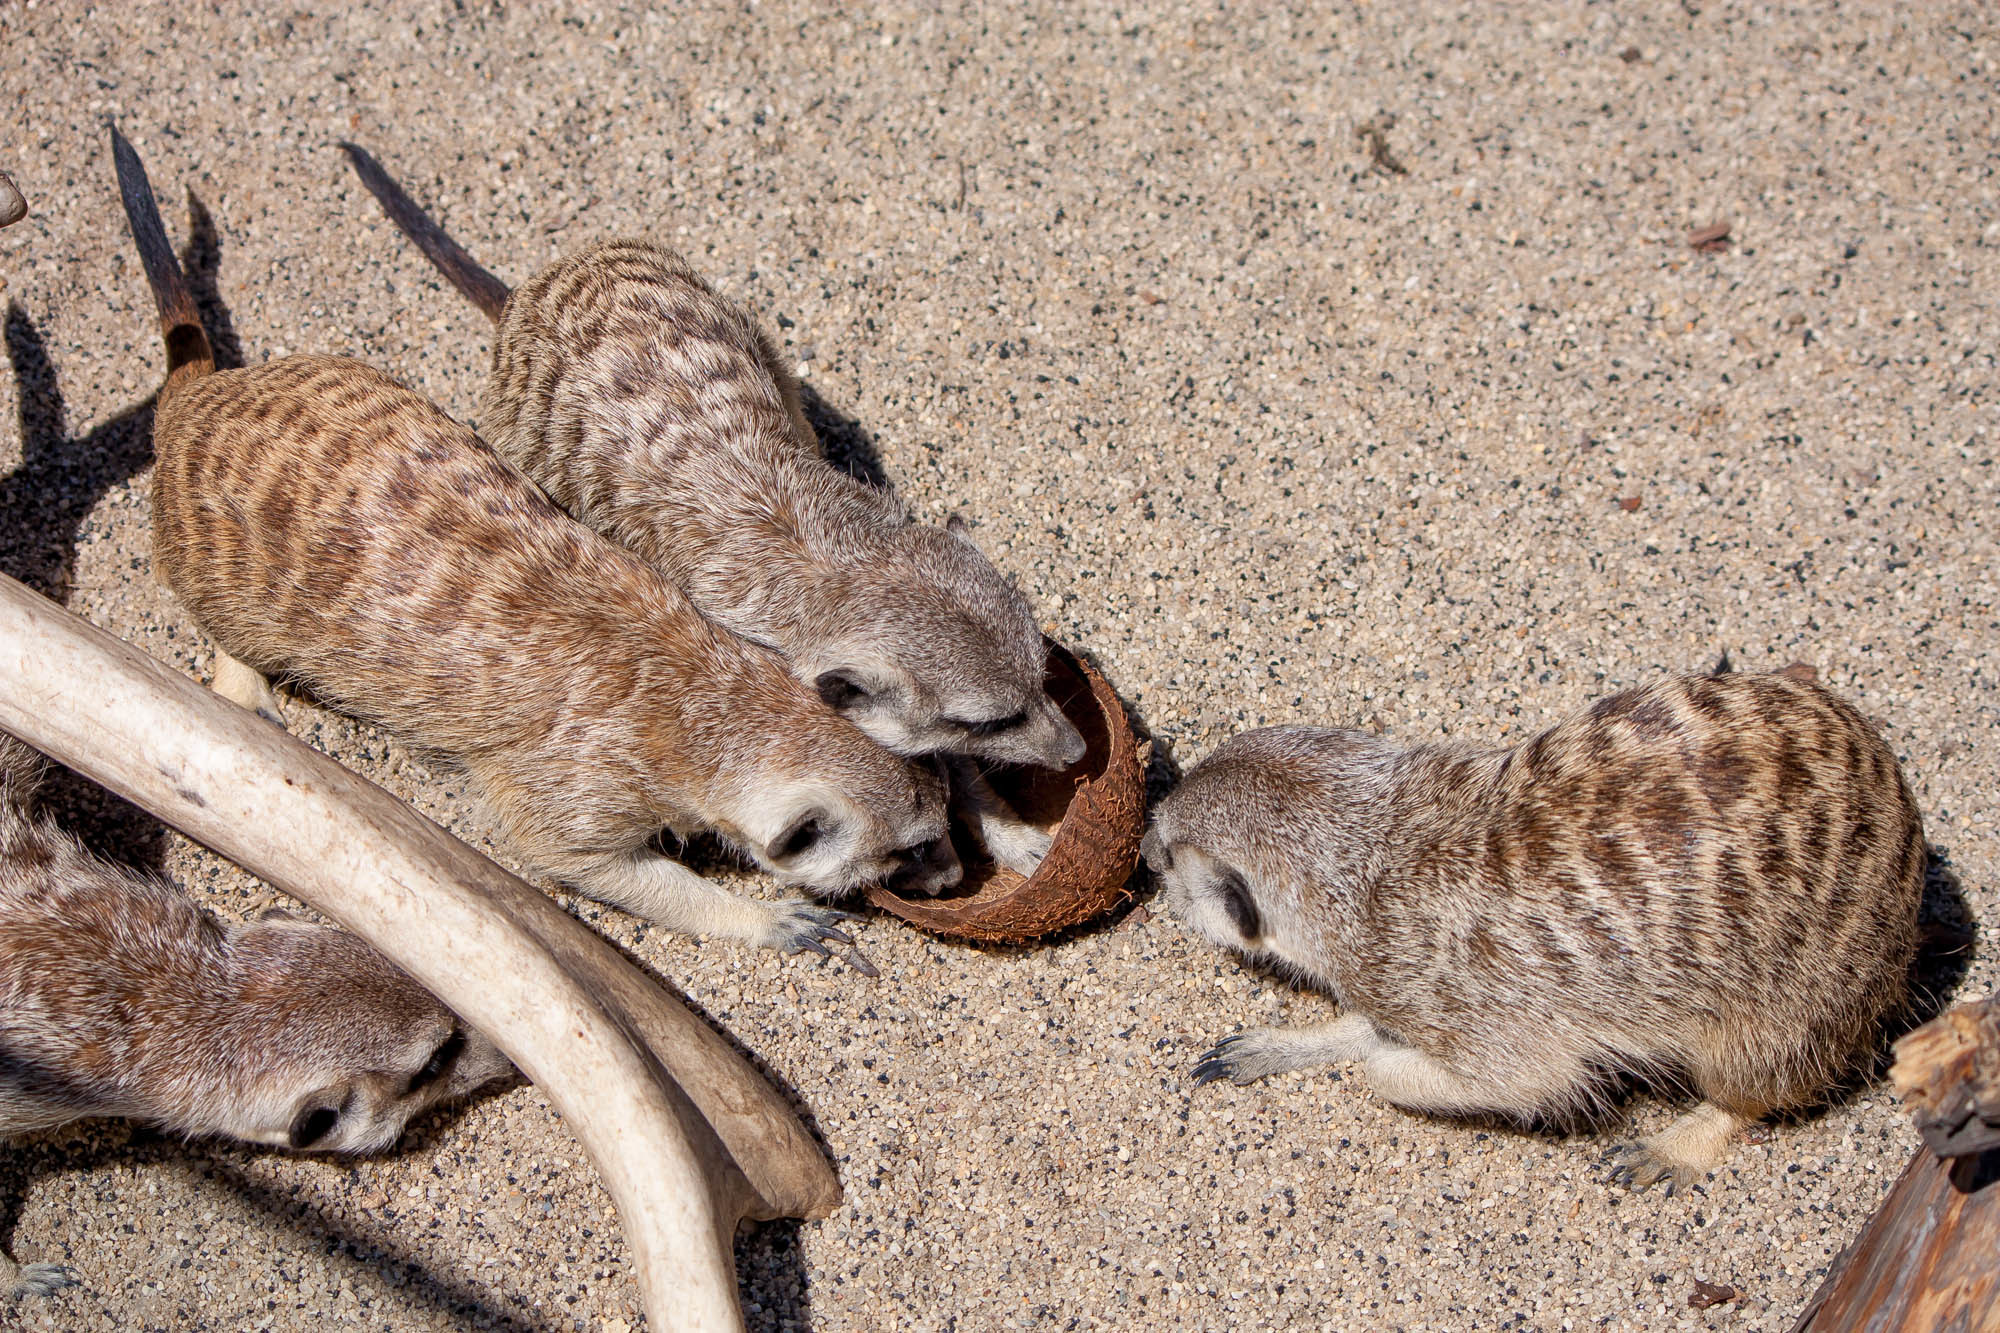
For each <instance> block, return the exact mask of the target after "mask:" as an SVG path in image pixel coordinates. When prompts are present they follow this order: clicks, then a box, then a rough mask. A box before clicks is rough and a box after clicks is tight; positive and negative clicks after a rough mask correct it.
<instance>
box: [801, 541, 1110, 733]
mask: <svg viewBox="0 0 2000 1333" xmlns="http://www.w3.org/2000/svg"><path fill="white" fill-rule="evenodd" d="M878 573H879V575H880V577H878V578H874V579H871V580H869V581H868V582H869V583H870V584H871V585H872V586H870V587H868V588H866V589H865V590H864V589H862V588H859V587H857V588H856V589H855V590H854V591H855V592H856V594H857V596H858V597H860V596H861V595H862V594H864V592H865V602H866V605H864V606H860V607H858V608H857V610H856V612H855V614H853V615H852V616H850V617H849V620H850V622H851V623H850V624H849V625H848V627H847V628H846V631H845V632H844V633H840V634H837V635H835V636H834V637H833V638H832V639H831V641H830V642H829V643H828V644H827V645H826V646H825V647H823V648H821V649H820V650H818V651H816V652H813V653H810V654H808V655H807V659H808V660H805V661H802V662H801V663H800V664H799V665H800V668H801V675H802V676H803V677H804V678H805V679H806V680H807V681H808V682H809V683H810V684H811V685H812V687H813V688H814V689H815V690H817V691H818V693H819V696H820V698H821V699H824V700H825V701H826V702H827V704H828V705H829V706H831V707H832V708H833V709H834V710H835V711H836V712H838V713H840V714H841V715H842V716H843V717H846V718H847V719H848V720H849V721H850V722H852V723H854V725H855V726H857V727H859V728H861V730H862V731H864V732H866V733H867V734H868V736H869V737H870V738H871V739H873V740H874V741H875V742H876V743H877V744H879V745H881V746H883V747H884V748H886V749H889V750H892V751H894V752H895V753H897V754H903V755H924V754H962V755H973V756H976V757H978V758H981V759H991V760H995V761H997V762H1000V763H1009V764H1037V765H1041V766H1043V767H1047V768H1067V767H1069V766H1070V765H1071V764H1074V763H1075V762H1077V761H1078V760H1079V759H1081V758H1083V752H1084V741H1083V737H1082V735H1081V734H1079V733H1078V731H1077V729H1076V727H1075V726H1074V725H1073V724H1071V722H1070V720H1069V719H1068V718H1066V717H1064V716H1063V713H1062V710H1061V709H1060V708H1058V707H1056V705H1055V701H1054V700H1052V699H1050V698H1049V695H1048V691H1047V690H1046V689H1045V688H1044V686H1043V678H1044V675H1045V672H1046V670H1047V663H1048V648H1047V645H1046V644H1044V643H1043V641H1042V636H1041V632H1040V631H1039V630H1038V629H1036V628H1035V620H1034V616H1033V615H1032V614H1031V613H1030V612H1029V610H1028V604H1027V601H1026V600H1025V599H1024V598H1023V597H1022V596H1021V594H1020V593H1019V592H1018V591H1016V590H1015V588H1014V587H1013V585H1012V584H1010V583H1008V582H1007V580H1006V579H1005V578H1004V577H1003V576H1002V575H1001V573H1000V571H999V570H997V569H995V568H994V567H993V566H992V564H991V563H990V562H989V561H988V560H987V559H986V557H985V556H984V555H982V554H980V552H979V549H978V548H977V547H976V546H974V545H973V544H972V542H971V540H970V539H969V538H967V537H965V536H964V535H963V533H962V531H961V530H960V529H959V528H957V527H953V528H952V529H951V530H950V531H948V532H938V531H936V530H935V529H931V528H909V529H906V530H905V533H904V538H903V543H902V546H901V548H900V549H899V550H898V552H897V559H896V563H895V567H894V568H890V569H884V570H881V571H878Z"/></svg>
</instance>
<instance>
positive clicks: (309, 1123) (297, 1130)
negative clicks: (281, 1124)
mask: <svg viewBox="0 0 2000 1333" xmlns="http://www.w3.org/2000/svg"><path fill="white" fill-rule="evenodd" d="M339 1123H340V1108H339V1107H337V1106H314V1107H310V1108H308V1109H307V1110H304V1111H301V1112H299V1114H298V1117H297V1118H296V1119H294V1120H293V1121H292V1130H291V1134H290V1135H289V1137H288V1141H289V1142H290V1143H291V1145H292V1147H294V1148H310V1147H312V1146H313V1144H315V1143H318V1142H319V1141H320V1140H321V1139H323V1138H325V1137H326V1136H327V1135H329V1134H331V1133H333V1127H334V1126H335V1125H337V1124H339Z"/></svg>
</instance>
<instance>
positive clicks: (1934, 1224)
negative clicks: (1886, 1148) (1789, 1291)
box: [1792, 997, 2000, 1333]
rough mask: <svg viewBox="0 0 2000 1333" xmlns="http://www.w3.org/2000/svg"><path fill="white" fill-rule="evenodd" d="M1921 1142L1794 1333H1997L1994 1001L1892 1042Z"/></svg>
mask: <svg viewBox="0 0 2000 1333" xmlns="http://www.w3.org/2000/svg"><path fill="white" fill-rule="evenodd" d="M1890 1078H1891V1080H1892V1081H1893V1082H1894V1083H1895V1085H1896V1088H1897V1090H1898V1091H1899V1092H1900V1093H1901V1094H1902V1095H1903V1097H1904V1099H1905V1100H1906V1101H1907V1102H1908V1103H1909V1106H1910V1111H1911V1114H1912V1115H1913V1116H1914V1117H1915V1118H1916V1122H1917V1125H1918V1127H1919V1129H1920V1130H1921V1131H1922V1133H1923V1135H1924V1146H1923V1147H1921V1148H1919V1149H1917V1153H1916V1156H1915V1157H1913V1158H1912V1159H1911V1160H1910V1164H1909V1166H1908V1167H1906V1168H1905V1169H1904V1171H1903V1174H1902V1176H1901V1177H1900V1178H1899V1179H1898V1180H1897V1181H1896V1183H1895V1184H1894V1185H1893V1186H1891V1187H1890V1190H1889V1195H1888V1197H1887V1198H1886V1199H1884V1200H1883V1201H1882V1206H1881V1207H1880V1208H1878V1209H1876V1210H1875V1215H1874V1216H1873V1217H1871V1218H1869V1219H1868V1223H1867V1225H1866V1226H1864V1227H1863V1228H1862V1229H1861V1234H1860V1235H1859V1236H1857V1237H1856V1238H1855V1240H1854V1243H1853V1244H1852V1245H1849V1246H1848V1247H1847V1248H1846V1249H1845V1250H1843V1251H1841V1253H1840V1256H1839V1257H1838V1258H1837V1259H1835V1260H1834V1261H1833V1267H1832V1269H1831V1270H1830V1271H1829V1272H1828V1273H1827V1278H1826V1281H1825V1282H1824V1283H1823V1284H1822V1285H1821V1286H1820V1289H1819V1291H1818V1292H1816V1293H1815V1294H1814V1296H1813V1298H1812V1300H1811V1301H1810V1302H1809V1303H1808V1304H1807V1305H1806V1308H1805V1311H1804V1313H1802V1314H1801V1315H1800V1316H1799V1321H1798V1323H1797V1324H1795V1325H1794V1326H1793V1330H1792V1333H1835V1330H1839V1333H1848V1331H1849V1330H1855V1329H1866V1330H1869V1333H1934V1331H1937V1333H1942V1331H1945V1330H1949V1331H1950V1333H2000V997H1989V998H1988V999H1986V1000H1985V1001H1983V1002H1981V1003H1979V1004H1970V1005H1961V1006H1960V1007H1959V1008H1957V1009H1954V1010H1952V1011H1951V1012H1949V1013H1946V1014H1943V1015H1941V1016H1940V1017H1938V1018H1936V1019H1934V1020H1933V1021H1931V1022H1930V1023H1927V1024H1925V1025H1924V1026H1923V1027H1921V1028H1918V1029H1917V1030H1916V1031H1915V1032H1912V1033H1910V1034H1909V1035H1908V1036H1906V1037H1904V1038H1903V1039H1902V1040H1901V1041H1899V1042H1897V1043H1896V1064H1895V1067H1894V1068H1893V1069H1892V1070H1891V1071H1890Z"/></svg>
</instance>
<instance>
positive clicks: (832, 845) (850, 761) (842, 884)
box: [723, 719, 962, 897]
mask: <svg viewBox="0 0 2000 1333" xmlns="http://www.w3.org/2000/svg"><path fill="white" fill-rule="evenodd" d="M828 720H829V722H831V723H832V724H833V727H837V728H838V731H834V730H833V729H832V728H820V729H817V730H816V734H815V735H813V736H812V737H810V738H805V744H806V745H807V746H809V747H810V748H809V750H805V751H799V752H793V753H790V754H788V755H786V756H782V757H779V758H777V759H776V761H775V762H766V763H764V764H746V765H744V766H743V767H742V770H741V771H742V772H744V773H745V774H746V775H754V774H757V773H759V772H760V771H761V773H762V780H761V781H759V780H754V778H753V779H752V780H740V781H738V782H736V783H735V784H733V785H734V786H735V788H736V791H735V793H734V797H733V799H732V800H731V801H730V804H732V805H734V806H735V807H736V809H735V810H734V811H733V812H732V816H731V817H730V818H729V819H728V820H727V822H726V823H725V824H723V827H724V828H725V831H726V832H727V834H728V836H729V837H730V839H731V840H732V841H733V842H735V843H736V844H737V845H738V846H739V847H741V848H743V850H745V851H746V852H748V853H749V854H750V856H751V857H752V859H754V860H755V861H756V862H757V864H758V865H760V866H762V867H763V868H764V869H765V870H767V871H769V872H770V873H771V874H772V875H774V876H775V877H777V878H778V879H779V880H780V881H782V882H783V883H786V884H791V885H795V886H798V887H800V888H805V889H810V890H812V891H813V892H816V893H819V894H823V895H825V896H829V897H831V896H834V895H837V894H841V893H844V892H846V891H848V890H849V889H856V888H860V887H861V886H863V885H866V884H887V885H889V886H890V887H891V888H894V889H896V890H897V891H898V892H908V893H931V894H935V893H942V892H943V891H944V890H946V889H948V888H950V887H952V886H953V885H955V884H957V883H958V881H959V878H960V876H961V874H962V869H961V867H960V865H959V861H958V853H957V852H956V851H955V850H954V849H953V848H952V844H951V830H950V827H949V825H948V823H947V821H946V813H945V797H946V791H945V780H944V775H943V773H942V772H941V771H940V770H939V768H938V765H937V764H936V763H935V761H932V760H921V759H920V760H911V759H903V758H899V757H897V756H895V755H892V754H890V753H889V752H888V751H886V750H884V749H883V748H882V747H881V746H879V745H877V744H876V743H875V742H874V741H871V740H869V739H868V738H867V737H866V736H864V735H862V734H861V733H860V732H859V731H857V730H855V729H854V728H853V727H851V726H848V725H847V724H846V723H844V722H840V721H839V720H837V719H828Z"/></svg>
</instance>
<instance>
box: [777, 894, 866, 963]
mask: <svg viewBox="0 0 2000 1333" xmlns="http://www.w3.org/2000/svg"><path fill="white" fill-rule="evenodd" d="M772 918H773V919H772V921H771V925H770V928H769V929H768V930H767V931H766V932H765V934H764V938H763V940H762V941H761V942H762V943H763V944H765V945H768V946H769V947H771V948H773V949H778V950H780V951H782V952H784V953H799V952H801V951H805V952H811V953H816V954H818V955H819V956H820V957H822V958H831V957H833V951H832V950H831V949H829V948H827V945H829V944H838V945H841V946H843V947H844V948H846V949H848V950H850V951H851V950H853V948H854V937H853V936H852V935H849V934H848V933H847V932H846V931H844V930H842V929H841V928H840V927H838V926H836V925H834V924H833V923H834V922H836V921H853V920H857V919H858V918H857V917H855V915H854V914H853V913H852V912H842V911H839V910H837V909H835V908H831V907H818V906H815V905H813V904H811V903H786V904H783V905H782V906H780V907H779V908H778V910H777V911H775V912H774V913H773V914H772ZM863 961H864V962H865V961H866V960H865V959H864V960H863ZM855 970H856V971H861V969H860V968H856V969H855ZM863 975H867V974H866V973H865V972H864V973H863Z"/></svg>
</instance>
